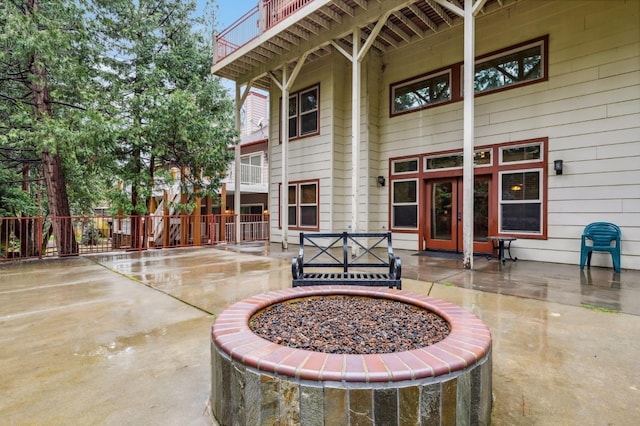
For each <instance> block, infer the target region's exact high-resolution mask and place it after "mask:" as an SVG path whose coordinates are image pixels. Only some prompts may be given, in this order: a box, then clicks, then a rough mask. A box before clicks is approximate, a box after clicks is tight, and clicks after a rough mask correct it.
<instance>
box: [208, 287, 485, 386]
mask: <svg viewBox="0 0 640 426" xmlns="http://www.w3.org/2000/svg"><path fill="white" fill-rule="evenodd" d="M327 295H334V296H335V295H351V296H364V297H378V298H386V299H390V300H396V301H400V302H404V303H408V304H412V305H415V306H419V307H422V308H424V309H427V310H430V311H432V312H434V313H435V314H437V315H440V316H441V317H442V318H444V319H445V320H446V321H447V322H448V323H449V325H450V327H451V333H450V334H449V335H448V336H447V337H446V338H445V339H443V340H442V341H440V342H438V343H436V344H434V345H431V346H427V347H424V348H419V349H414V350H410V351H404V352H395V353H385V354H367V355H353V354H327V353H322V352H312V351H308V350H304V349H296V348H290V347H287V346H283V345H279V344H277V343H274V342H271V341H268V340H266V339H263V338H262V337H260V336H258V335H256V334H254V333H253V332H252V331H251V329H250V328H249V320H250V318H251V317H252V316H253V315H254V314H255V313H257V312H258V311H260V310H261V309H263V308H266V307H267V306H270V305H273V304H276V303H280V302H283V301H285V300H291V299H297V298H304V297H311V296H327ZM211 333H212V339H213V342H214V344H215V345H216V346H218V347H219V348H220V349H221V350H222V351H223V352H224V353H226V354H227V355H229V356H230V357H231V358H233V359H234V360H237V361H239V362H241V363H243V364H245V365H247V366H248V367H252V368H256V369H258V370H261V371H264V372H268V373H274V374H281V375H285V376H289V377H295V378H297V379H305V380H316V381H317V380H323V381H346V382H396V381H403V380H416V379H422V378H428V377H437V376H440V375H444V374H448V373H451V372H454V371H459V370H463V369H465V368H467V367H469V366H472V365H474V364H475V363H477V362H478V361H479V360H480V359H482V358H483V357H484V356H485V355H487V353H488V352H489V350H490V348H491V333H490V331H489V329H488V328H487V326H486V325H485V324H484V323H483V322H482V321H481V320H480V319H478V318H477V317H476V316H475V315H473V314H472V313H470V312H468V311H466V310H465V309H463V308H461V307H459V306H457V305H454V304H452V303H449V302H446V301H444V300H441V299H437V298H433V297H430V296H426V295H423V294H419V293H414V292H408V291H404V290H396V289H389V288H384V287H358V286H316V287H295V288H289V289H283V290H276V291H271V292H268V293H262V294H258V295H256V296H252V297H250V298H248V299H245V300H242V301H240V302H237V303H235V304H233V305H231V306H230V307H228V308H227V309H225V310H224V311H223V312H222V313H221V314H220V315H219V316H218V317H217V318H216V321H215V322H214V324H213V327H212V331H211Z"/></svg>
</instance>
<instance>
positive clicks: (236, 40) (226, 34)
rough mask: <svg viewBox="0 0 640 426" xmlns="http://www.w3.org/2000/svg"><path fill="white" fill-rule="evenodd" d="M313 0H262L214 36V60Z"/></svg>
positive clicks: (229, 53)
mask: <svg viewBox="0 0 640 426" xmlns="http://www.w3.org/2000/svg"><path fill="white" fill-rule="evenodd" d="M312 1H313V0H262V1H260V2H259V3H258V5H257V6H254V7H253V8H251V9H250V10H249V11H248V12H247V13H245V14H244V15H243V16H242V17H241V18H240V19H238V20H237V21H236V22H234V23H233V24H231V25H230V26H229V27H227V28H225V29H224V30H223V31H222V32H220V34H218V35H217V36H216V47H215V52H216V58H215V60H216V62H218V61H220V60H222V59H224V58H225V57H227V56H229V55H231V54H232V53H233V52H235V51H236V50H238V49H239V48H241V47H242V46H244V45H245V44H247V43H249V42H250V41H251V40H253V39H255V38H257V37H258V36H259V35H261V34H262V33H264V32H265V31H266V30H268V29H269V28H271V27H273V26H274V25H276V24H277V23H278V22H280V21H282V20H283V19H285V18H286V17H287V16H289V15H291V14H293V13H294V12H296V11H298V10H299V9H300V8H302V7H303V6H304V5H306V4H308V3H311V2H312Z"/></svg>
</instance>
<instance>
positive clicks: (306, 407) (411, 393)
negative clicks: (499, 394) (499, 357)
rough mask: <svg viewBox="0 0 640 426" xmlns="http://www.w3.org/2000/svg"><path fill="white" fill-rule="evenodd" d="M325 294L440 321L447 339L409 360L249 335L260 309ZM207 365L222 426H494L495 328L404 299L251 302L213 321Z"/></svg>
mask: <svg viewBox="0 0 640 426" xmlns="http://www.w3.org/2000/svg"><path fill="white" fill-rule="evenodd" d="M322 295H353V296H358V297H362V296H364V297H374V298H386V299H390V300H397V301H401V302H404V303H408V304H412V305H415V306H419V307H422V308H424V309H427V310H430V311H432V312H434V313H436V314H437V315H439V316H441V317H442V318H444V319H445V320H446V321H447V322H448V323H449V325H450V327H451V333H450V334H449V336H447V337H446V338H445V339H444V340H442V341H440V342H438V343H436V344H434V345H431V346H427V347H425V348H420V349H415V350H410V351H404V352H396V353H384V354H375V355H350V354H347V355H340V354H327V353H321V352H311V351H307V350H303V349H296V348H290V347H286V346H282V345H278V344H276V343H273V342H270V341H268V340H265V339H263V338H261V337H258V336H257V335H255V334H254V333H253V332H252V331H251V330H250V328H249V320H250V318H251V317H252V316H253V315H254V314H255V313H257V312H258V311H260V310H261V309H263V308H266V307H268V306H271V305H273V304H276V303H280V302H283V301H287V300H291V299H297V298H304V297H313V296H322ZM211 366H212V369H211V370H212V388H211V407H212V410H213V414H214V416H215V418H216V420H217V421H218V422H219V423H220V424H221V425H232V424H244V425H255V424H265V423H266V424H304V425H325V424H336V425H337V424H341V425H349V424H378V425H390V424H391V425H393V424H456V423H458V422H462V423H463V424H489V423H490V418H491V334H490V332H489V329H488V328H487V327H486V326H485V325H484V323H483V322H482V321H481V320H479V319H478V318H477V317H475V316H474V315H473V314H471V313H469V312H467V311H465V310H464V309H462V308H460V307H458V306H456V305H453V304H451V303H448V302H445V301H442V300H439V299H434V298H431V297H428V296H425V295H421V294H417V293H411V292H406V291H401V290H395V289H387V288H373V287H356V286H335V287H324V286H323V287H296V288H291V289H286V290H281V291H274V292H270V293H265V294H260V295H257V296H254V297H251V298H249V299H245V300H243V301H241V302H238V303H236V304H234V305H232V306H230V307H229V308H227V309H226V310H225V311H223V312H222V313H221V314H220V315H219V316H218V318H217V319H216V321H215V323H214V325H213V329H212V344H211Z"/></svg>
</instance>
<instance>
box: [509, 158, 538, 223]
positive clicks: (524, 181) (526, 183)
mask: <svg viewBox="0 0 640 426" xmlns="http://www.w3.org/2000/svg"><path fill="white" fill-rule="evenodd" d="M499 223H500V232H515V233H531V234H541V233H542V170H541V169H535V170H526V171H519V170H518V171H513V172H511V171H508V172H507V171H505V172H501V173H500V217H499Z"/></svg>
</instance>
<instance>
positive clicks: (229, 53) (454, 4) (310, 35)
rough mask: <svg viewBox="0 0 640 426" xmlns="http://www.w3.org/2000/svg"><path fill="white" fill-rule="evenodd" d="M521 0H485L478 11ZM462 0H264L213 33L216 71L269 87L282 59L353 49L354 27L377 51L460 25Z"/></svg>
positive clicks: (312, 57) (314, 57) (313, 57)
mask: <svg viewBox="0 0 640 426" xmlns="http://www.w3.org/2000/svg"><path fill="white" fill-rule="evenodd" d="M517 1H519V0H486V1H480V2H477V4H480V5H481V7H480V10H479V16H483V15H488V14H491V13H495V12H497V11H499V10H501V9H504V8H506V7H509V6H510V5H513V4H516V3H517ZM462 7H463V2H462V1H461V0H384V1H380V0H378V1H373V0H369V1H367V0H261V1H260V2H259V3H258V4H257V5H256V6H255V7H253V8H252V9H251V10H249V11H248V12H247V13H246V14H245V15H244V16H242V17H241V18H240V19H239V20H238V21H236V22H235V23H234V24H232V25H231V26H229V27H228V28H226V29H225V30H224V31H222V32H221V33H219V34H218V35H217V36H216V38H215V52H216V57H215V59H214V64H213V65H212V67H211V71H212V73H213V74H214V75H217V76H219V77H223V78H227V79H229V80H232V81H235V82H238V83H240V84H245V83H249V82H251V85H252V87H254V88H258V89H263V90H269V89H270V87H271V83H272V81H271V78H272V77H273V76H274V75H275V76H278V75H279V73H281V70H282V69H283V66H284V64H287V65H291V64H292V63H295V62H296V61H298V60H299V59H300V58H301V57H302V54H303V53H304V54H305V56H304V58H305V62H307V63H309V62H312V61H314V60H317V59H319V58H323V57H326V56H328V55H330V54H332V53H334V52H336V49H340V50H343V51H345V52H350V51H351V50H352V48H353V32H354V28H356V27H357V28H359V29H360V36H361V43H364V42H365V41H366V42H367V43H368V45H369V46H370V49H371V50H372V51H373V52H375V53H376V54H378V55H384V54H385V53H386V52H388V51H392V50H395V49H400V48H404V47H407V46H409V45H411V44H413V43H415V42H416V41H419V40H423V39H427V38H429V37H432V36H434V35H435V34H437V33H440V32H442V31H447V30H449V29H451V28H453V27H457V26H461V25H462V23H463V19H462V17H461V16H460V14H459V13H460V11H462Z"/></svg>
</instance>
